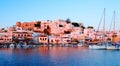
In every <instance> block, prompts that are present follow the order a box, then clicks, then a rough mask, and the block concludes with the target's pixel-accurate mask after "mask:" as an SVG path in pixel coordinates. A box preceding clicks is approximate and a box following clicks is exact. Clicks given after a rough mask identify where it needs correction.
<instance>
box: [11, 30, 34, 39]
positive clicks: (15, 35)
mask: <svg viewBox="0 0 120 66" xmlns="http://www.w3.org/2000/svg"><path fill="white" fill-rule="evenodd" d="M32 35H33V31H24V30H22V31H12V37H13V39H14V38H18V39H19V40H24V39H25V38H28V39H30V40H32V39H33V38H32Z"/></svg>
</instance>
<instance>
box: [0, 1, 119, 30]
mask: <svg viewBox="0 0 120 66" xmlns="http://www.w3.org/2000/svg"><path fill="white" fill-rule="evenodd" d="M119 3H120V0H0V28H5V27H10V26H12V25H15V23H16V22H17V21H21V22H32V21H36V20H39V21H41V20H52V21H53V20H55V19H65V20H66V19H67V18H69V19H70V20H71V21H73V22H83V23H84V25H85V27H87V26H94V28H95V29H96V28H97V27H98V24H99V22H100V18H101V16H102V13H103V10H104V8H106V16H105V17H106V18H105V20H106V21H105V22H106V28H107V29H109V27H110V23H111V22H112V21H113V20H112V15H113V11H114V10H115V11H116V19H115V20H116V24H117V25H116V28H117V29H120V27H119V26H120V16H119V15H120V7H119V6H120V5H119Z"/></svg>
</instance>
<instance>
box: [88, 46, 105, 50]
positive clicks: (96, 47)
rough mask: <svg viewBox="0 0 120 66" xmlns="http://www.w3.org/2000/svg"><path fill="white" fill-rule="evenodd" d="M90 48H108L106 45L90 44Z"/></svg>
mask: <svg viewBox="0 0 120 66" xmlns="http://www.w3.org/2000/svg"><path fill="white" fill-rule="evenodd" d="M89 48H90V49H106V46H104V45H89Z"/></svg>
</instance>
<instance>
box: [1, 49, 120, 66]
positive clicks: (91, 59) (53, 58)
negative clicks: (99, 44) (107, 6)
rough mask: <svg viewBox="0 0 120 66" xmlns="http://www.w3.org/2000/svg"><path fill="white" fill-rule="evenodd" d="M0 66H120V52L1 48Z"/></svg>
mask: <svg viewBox="0 0 120 66" xmlns="http://www.w3.org/2000/svg"><path fill="white" fill-rule="evenodd" d="M0 66H120V50H119V51H118V50H90V49H88V48H81V47H49V48H48V47H39V48H30V49H10V48H0Z"/></svg>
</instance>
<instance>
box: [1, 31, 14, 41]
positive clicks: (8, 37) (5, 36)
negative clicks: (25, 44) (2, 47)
mask: <svg viewBox="0 0 120 66" xmlns="http://www.w3.org/2000/svg"><path fill="white" fill-rule="evenodd" d="M9 42H12V33H11V32H3V33H0V43H9Z"/></svg>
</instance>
